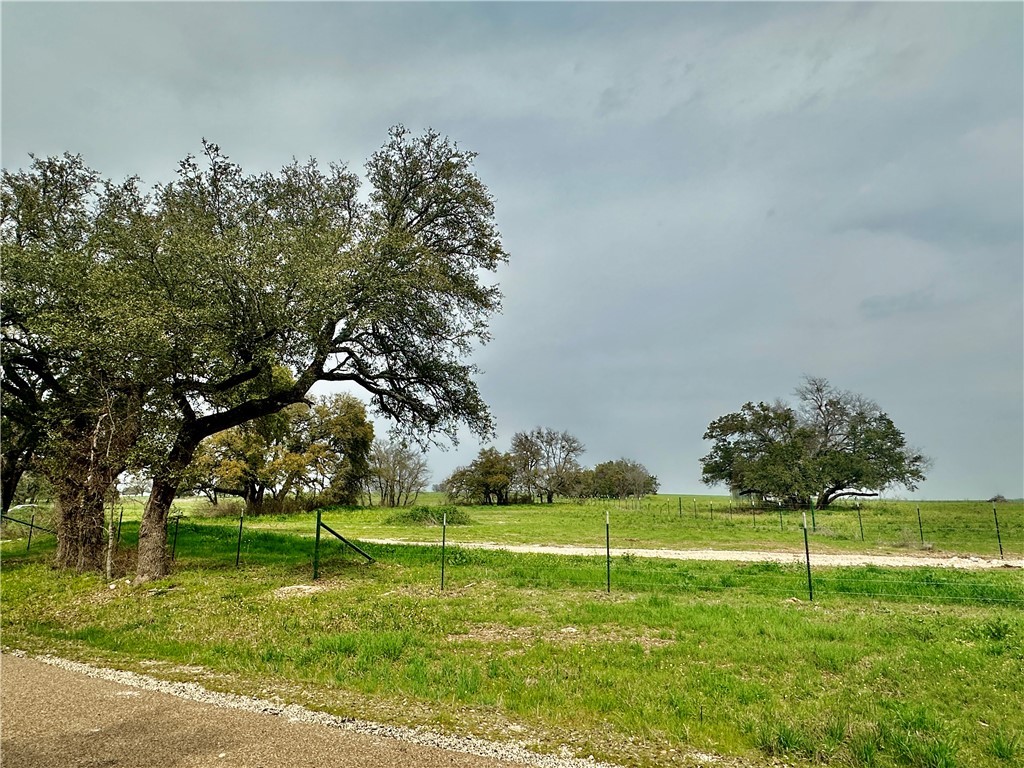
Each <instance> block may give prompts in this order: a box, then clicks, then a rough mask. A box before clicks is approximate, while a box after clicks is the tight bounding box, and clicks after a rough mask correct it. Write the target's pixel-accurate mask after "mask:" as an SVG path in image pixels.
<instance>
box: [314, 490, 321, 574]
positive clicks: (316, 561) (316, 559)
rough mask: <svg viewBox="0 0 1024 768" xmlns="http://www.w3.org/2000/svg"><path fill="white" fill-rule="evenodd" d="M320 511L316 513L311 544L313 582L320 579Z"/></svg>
mask: <svg viewBox="0 0 1024 768" xmlns="http://www.w3.org/2000/svg"><path fill="white" fill-rule="evenodd" d="M322 513H323V511H322V510H321V509H319V508H318V509H317V511H316V542H315V543H314V544H313V581H316V580H317V579H319V578H320V519H321V518H320V515H321V514H322Z"/></svg>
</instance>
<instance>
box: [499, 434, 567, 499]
mask: <svg viewBox="0 0 1024 768" xmlns="http://www.w3.org/2000/svg"><path fill="white" fill-rule="evenodd" d="M584 450H585V449H584V447H583V443H582V442H581V441H580V440H579V438H577V437H575V436H574V435H571V434H569V433H568V432H559V431H557V430H554V429H550V428H548V427H536V428H535V429H532V430H530V431H529V432H517V433H516V434H515V435H513V436H512V461H513V463H514V464H515V467H516V480H517V483H518V484H519V485H520V486H522V488H523V490H524V491H525V492H526V493H527V494H528V495H531V496H532V495H534V494H538V495H541V496H543V497H544V499H545V501H547V503H548V504H551V503H552V502H553V501H554V497H555V496H556V495H562V496H564V495H569V494H571V492H572V490H573V481H574V480H575V478H576V475H577V473H578V472H579V471H580V469H581V468H580V464H579V461H578V459H579V457H580V456H582V455H583V452H584Z"/></svg>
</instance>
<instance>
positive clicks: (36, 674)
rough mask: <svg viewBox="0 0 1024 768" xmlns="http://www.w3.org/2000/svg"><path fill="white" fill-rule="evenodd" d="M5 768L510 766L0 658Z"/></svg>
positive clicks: (0, 748)
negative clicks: (226, 707)
mask: <svg viewBox="0 0 1024 768" xmlns="http://www.w3.org/2000/svg"><path fill="white" fill-rule="evenodd" d="M0 765H2V766H3V768H101V767H102V768H115V767H116V768H121V767H123V768H200V767H202V768H205V767H206V766H212V767H215V768H228V767H229V766H230V767H231V768H305V767H308V768H355V767H356V766H359V767H361V768H362V767H365V768H392V767H398V766H403V767H404V766H409V767H410V768H411V767H413V766H415V767H416V768H438V767H439V766H445V767H446V768H452V767H453V766H455V767H461V768H471V767H472V768H505V767H506V766H512V765H515V763H510V762H505V761H502V760H496V759H491V758H486V757H479V756H476V755H467V754H463V753H458V752H450V751H446V750H443V749H438V748H434V747H428V746H423V745H419V744H413V743H410V742H407V741H400V740H398V739H391V738H383V737H376V736H369V735H365V734H360V733H352V732H349V731H344V730H340V729H338V728H331V727H327V726H322V725H314V724H309V723H299V722H290V721H289V720H288V719H287V718H285V717H281V716H278V715H272V714H262V713H257V712H247V711H243V710H238V709H225V708H223V707H219V706H214V705H212V704H205V703H200V702H196V701H189V700H187V699H183V698H180V697H178V696H174V695H170V694H167V693H161V692H157V691H150V690H141V689H140V688H139V687H136V686H127V685H121V684H119V683H115V682H111V681H109V680H102V679H96V678H93V677H87V676H86V675H84V674H81V673H78V672H74V671H69V670H67V669H61V668H58V667H56V666H53V665H51V664H46V663H43V662H41V661H36V660H34V659H28V658H21V657H17V656H12V655H10V654H3V656H2V657H0Z"/></svg>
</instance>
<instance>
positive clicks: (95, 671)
mask: <svg viewBox="0 0 1024 768" xmlns="http://www.w3.org/2000/svg"><path fill="white" fill-rule="evenodd" d="M3 652H4V653H9V654H11V655H12V656H21V657H25V658H32V659H35V660H37V661H41V662H43V663H45V664H50V665H52V666H54V667H59V668H60V669H65V670H68V671H69V672H76V673H78V674H81V675H85V676H87V677H92V678H97V679H100V680H108V681H110V682H113V683H118V684H120V685H125V686H128V687H130V688H137V689H141V690H146V691H157V692H160V693H166V694H170V695H171V696H177V697H178V698H181V699H188V700H189V701H196V702H201V703H204V704H212V705H213V706H216V707H226V708H228V709H240V710H244V711H247V712H256V713H260V714H266V715H276V716H278V717H284V718H287V719H288V720H289V721H291V722H300V723H310V724H313V725H321V726H326V727H328V728H339V729H341V730H345V731H354V732H356V733H360V734H364V735H368V736H378V737H381V738H385V739H397V740H400V741H406V742H410V743H413V744H420V745H424V746H429V747H436V748H438V749H445V750H449V751H452V752H461V753H463V754H467V755H476V756H479V757H490V758H495V759H498V760H505V761H507V762H510V763H518V764H520V765H527V766H534V767H535V768H621V766H617V765H614V764H612V763H604V762H601V761H599V760H596V759H594V758H593V757H584V758H579V757H572V756H570V755H569V754H563V755H557V756H556V755H542V754H538V753H536V752H532V751H530V750H529V749H528V748H527V747H526V746H525V745H524V744H522V743H521V742H516V741H509V742H497V741H488V740H486V739H480V738H476V737H474V736H452V735H448V734H443V733H437V732H435V731H430V730H427V729H423V728H405V727H402V726H394V725H384V724H382V723H374V722H371V721H368V720H358V719H354V718H343V717H336V716H334V715H329V714H327V713H326V712H317V711H315V710H311V709H306V708H305V707H301V706H299V705H297V704H286V705H281V704H277V703H275V702H273V701H268V700H266V699H259V698H256V697H253V696H241V695H239V694H234V693H218V692H216V691H209V690H207V689H206V688H203V687H202V686H201V685H198V684H196V683H175V682H169V681H167V680H158V679H157V678H155V677H150V676H148V675H140V674H137V673H135V672H125V671H122V670H118V669H106V668H104V667H94V666H92V665H90V664H82V663H81V662H77V661H69V660H68V659H61V658H58V657H56V656H49V655H41V656H33V655H30V654H27V653H25V652H23V651H19V650H15V649H8V648H4V649H3ZM125 695H131V693H130V692H125ZM563 750H564V752H565V753H568V749H566V748H564V747H563ZM704 757H712V756H704ZM712 759H713V758H712Z"/></svg>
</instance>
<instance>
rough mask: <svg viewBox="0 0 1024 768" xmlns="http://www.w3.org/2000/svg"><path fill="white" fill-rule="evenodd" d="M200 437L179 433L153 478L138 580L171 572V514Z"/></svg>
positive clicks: (142, 531) (141, 537)
mask: <svg viewBox="0 0 1024 768" xmlns="http://www.w3.org/2000/svg"><path fill="white" fill-rule="evenodd" d="M198 445H199V438H196V437H193V436H190V435H188V436H184V435H183V436H179V439H178V441H177V442H176V443H175V445H174V447H173V448H172V449H171V454H170V457H169V458H168V462H167V465H166V466H165V467H164V468H163V469H162V470H161V471H160V472H158V473H157V476H156V477H154V478H153V489H152V491H150V494H149V499H148V500H147V501H146V506H145V508H144V509H143V510H142V523H141V525H140V526H139V558H138V565H137V566H136V571H135V583H136V584H144V583H146V582H147V581H152V580H154V579H162V578H163V577H164V576H167V575H169V574H170V572H171V562H170V557H169V556H168V554H167V516H168V515H169V514H170V511H171V504H173V503H174V497H175V496H176V495H177V493H178V486H179V485H180V484H181V478H182V476H183V475H184V473H185V470H186V469H187V468H188V465H189V464H190V463H191V461H192V458H193V457H194V456H195V453H196V448H197V447H198Z"/></svg>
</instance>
